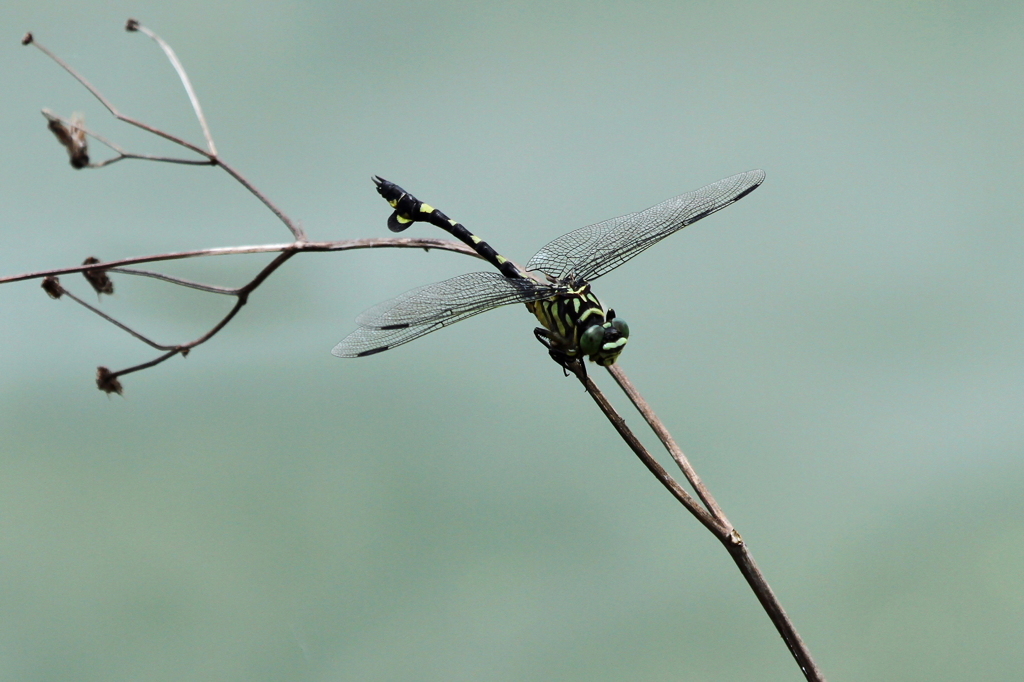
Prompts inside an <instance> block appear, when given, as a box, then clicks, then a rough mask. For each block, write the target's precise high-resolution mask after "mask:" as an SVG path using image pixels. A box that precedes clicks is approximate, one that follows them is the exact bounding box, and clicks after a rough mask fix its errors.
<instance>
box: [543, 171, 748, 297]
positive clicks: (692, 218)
mask: <svg viewBox="0 0 1024 682" xmlns="http://www.w3.org/2000/svg"><path fill="white" fill-rule="evenodd" d="M763 181H764V171H762V170H752V171H747V172H746V173H740V174H739V175H733V176H732V177H729V178H725V179H724V180H719V181H718V182H715V183H712V184H710V185H708V186H706V187H701V188H700V189H698V190H696V191H694V192H688V193H686V194H680V195H679V196H677V197H674V198H672V199H669V200H668V201H663V202H661V203H660V204H658V205H657V206H652V207H651V208H649V209H647V210H646V211H640V212H639V213H630V214H627V215H624V216H619V217H618V218H612V219H611V220H606V221H604V222H602V223H595V224H594V225H588V226H586V227H581V228H580V229H578V230H574V231H572V232H570V233H568V234H565V235H562V236H561V237H559V238H558V239H555V240H554V241H552V242H550V243H549V244H547V245H546V246H545V247H544V248H542V249H541V250H540V251H538V252H537V253H536V254H535V255H534V257H533V258H531V259H530V262H529V263H527V264H526V269H527V270H539V271H541V272H543V273H545V274H548V275H551V276H552V277H555V278H556V279H564V278H570V279H574V280H582V281H587V282H589V281H591V280H594V279H597V278H598V277H600V276H601V275H604V274H607V273H609V272H611V271H612V270H614V269H615V268H617V267H619V266H620V265H622V264H623V263H625V262H626V261H628V260H629V259H630V258H632V257H633V256H636V255H637V254H639V253H640V252H641V251H644V250H645V249H647V248H649V247H651V246H653V245H654V244H656V243H658V242H659V241H661V240H662V239H664V238H665V237H667V236H669V235H670V234H672V233H674V232H677V231H679V230H681V229H683V228H684V227H686V226H687V225H692V224H693V223H695V222H697V221H698V220H700V219H701V218H705V217H707V216H709V215H711V214H712V213H714V212H715V211H718V210H721V209H723V208H725V207H726V206H728V205H729V204H731V203H733V202H734V201H739V200H740V199H742V198H743V197H745V196H746V195H747V194H749V193H750V192H752V191H754V190H755V189H756V188H757V187H758V185H760V184H761V183H762V182H763Z"/></svg>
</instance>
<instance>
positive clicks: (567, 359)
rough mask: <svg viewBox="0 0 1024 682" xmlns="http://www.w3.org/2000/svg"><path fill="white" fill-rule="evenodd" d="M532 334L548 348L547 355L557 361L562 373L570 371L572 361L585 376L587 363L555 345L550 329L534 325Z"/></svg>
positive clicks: (565, 373) (566, 374)
mask: <svg viewBox="0 0 1024 682" xmlns="http://www.w3.org/2000/svg"><path fill="white" fill-rule="evenodd" d="M533 335H534V336H535V337H537V340H538V341H540V343H541V345H542V346H544V347H545V348H547V349H548V355H550V356H551V359H552V360H554V361H555V362H556V363H558V366H559V367H561V368H562V374H564V375H565V376H569V372H570V371H572V370H571V369H570V367H571V366H572V364H573V363H576V364H577V365H578V366H579V368H580V369H581V370H582V371H583V377H584V378H586V376H587V365H586V364H585V363H584V362H583V361H582V360H581V359H580V358H579V357H576V356H573V355H569V354H568V353H566V352H565V351H564V350H562V349H561V348H558V347H556V346H555V343H553V336H552V334H551V332H550V331H548V330H547V329H544V328H543V327H535V328H534V330H533Z"/></svg>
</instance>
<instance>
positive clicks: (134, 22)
mask: <svg viewBox="0 0 1024 682" xmlns="http://www.w3.org/2000/svg"><path fill="white" fill-rule="evenodd" d="M124 30H126V31H138V30H139V20H138V19H129V20H128V23H126V24H125V25H124Z"/></svg>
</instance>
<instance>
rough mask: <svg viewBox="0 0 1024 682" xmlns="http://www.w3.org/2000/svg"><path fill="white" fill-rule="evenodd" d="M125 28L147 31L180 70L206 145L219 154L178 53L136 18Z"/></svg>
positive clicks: (213, 152) (212, 153) (211, 152)
mask: <svg viewBox="0 0 1024 682" xmlns="http://www.w3.org/2000/svg"><path fill="white" fill-rule="evenodd" d="M125 29H126V30H128V31H129V32H132V31H139V32H140V33H145V34H146V35H147V36H149V37H150V38H152V39H153V41H154V42H155V43H156V44H157V45H159V46H160V49H161V50H163V51H164V54H165V55H167V59H168V61H170V62H171V66H173V67H174V70H175V71H177V72H178V78H180V79H181V84H182V85H183V86H184V87H185V92H186V93H188V100H189V102H191V103H192V110H193V111H194V112H195V113H196V118H197V119H199V125H200V127H202V129H203V135H204V136H205V137H206V145H207V148H208V149H209V150H210V156H217V147H216V146H215V145H214V144H213V136H212V135H210V127H209V126H208V125H207V124H206V117H205V116H203V108H202V107H201V106H199V98H198V97H196V91H195V90H194V89H193V88H192V81H191V80H189V77H188V74H187V73H186V72H185V67H184V66H182V64H181V61H180V60H179V59H178V55H176V54H175V53H174V50H172V49H171V46H170V45H168V44H167V43H166V42H164V39H163V38H161V37H160V36H158V35H157V34H156V33H154V32H153V31H152V30H150V29H149V28H146V27H145V26H143V25H142V24H140V23H139V22H138V21H137V20H136V19H129V20H128V23H127V25H126V26H125Z"/></svg>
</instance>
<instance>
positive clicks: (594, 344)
mask: <svg viewBox="0 0 1024 682" xmlns="http://www.w3.org/2000/svg"><path fill="white" fill-rule="evenodd" d="M603 344H604V327H602V326H601V325H599V324H595V325H593V326H592V327H590V329H588V330H587V331H585V332H583V336H581V337H580V350H582V351H583V353H584V354H585V355H594V354H595V353H597V352H598V351H600V350H601V346H602V345H603Z"/></svg>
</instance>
